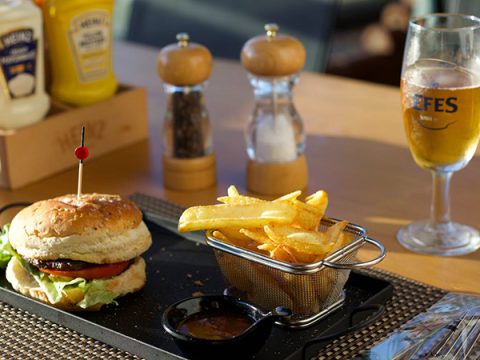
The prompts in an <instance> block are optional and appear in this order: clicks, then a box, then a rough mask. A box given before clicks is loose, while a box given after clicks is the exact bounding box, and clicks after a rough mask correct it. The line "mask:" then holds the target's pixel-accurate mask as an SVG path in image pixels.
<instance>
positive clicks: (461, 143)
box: [397, 14, 480, 255]
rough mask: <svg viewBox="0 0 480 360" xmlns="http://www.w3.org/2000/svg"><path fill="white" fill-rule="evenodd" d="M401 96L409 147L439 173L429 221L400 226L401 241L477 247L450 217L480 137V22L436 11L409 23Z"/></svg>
mask: <svg viewBox="0 0 480 360" xmlns="http://www.w3.org/2000/svg"><path fill="white" fill-rule="evenodd" d="M401 96H402V111H403V121H404V126H405V132H406V135H407V138H408V143H409V146H410V150H411V153H412V155H413V158H414V159H415V162H416V163H417V165H419V166H420V167H422V168H424V169H428V170H431V172H432V174H433V199H432V205H431V215H430V219H429V220H426V221H419V222H414V223H412V224H410V225H408V226H406V227H404V228H402V229H401V230H400V231H399V232H398V234H397V238H398V240H399V241H400V243H401V244H402V245H403V246H405V247H406V248H408V249H410V250H413V251H416V252H420V253H427V254H436V255H462V254H467V253H469V252H472V251H475V250H476V249H478V248H479V247H480V235H479V232H478V231H477V230H476V229H474V228H472V227H469V226H466V225H462V224H457V223H454V222H452V221H451V220H450V211H449V184H450V178H451V176H452V173H453V172H454V171H458V170H460V169H462V168H463V167H465V166H466V165H467V164H468V162H469V161H470V159H471V158H472V157H473V155H474V154H475V150H476V148H477V144H478V140H479V136H480V19H479V18H476V17H474V16H466V15H460V14H431V15H426V16H423V17H419V18H415V19H413V20H411V21H410V24H409V29H408V35H407V40H406V44H405V54H404V59H403V68H402V79H401ZM473 190H474V189H472V191H473ZM479 211H480V205H479Z"/></svg>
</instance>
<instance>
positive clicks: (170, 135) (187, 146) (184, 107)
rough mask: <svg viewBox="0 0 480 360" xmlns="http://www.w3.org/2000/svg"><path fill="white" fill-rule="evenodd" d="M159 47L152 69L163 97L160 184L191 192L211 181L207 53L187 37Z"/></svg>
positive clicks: (209, 64) (209, 61)
mask: <svg viewBox="0 0 480 360" xmlns="http://www.w3.org/2000/svg"><path fill="white" fill-rule="evenodd" d="M177 40H178V42H177V43H175V44H171V45H168V46H166V47H164V48H162V49H161V51H160V53H159V56H158V61H157V70H158V74H159V76H160V78H161V79H162V80H163V88H164V90H165V92H166V94H167V110H166V114H165V120H164V125H163V130H164V132H163V134H164V138H163V140H164V141H163V145H164V156H163V167H164V185H165V187H166V188H168V189H172V190H185V191H194V190H200V189H204V188H208V187H210V186H213V185H214V184H215V182H216V170H215V155H214V152H213V148H212V138H211V129H210V121H209V117H208V112H207V109H206V107H205V104H204V90H205V87H206V83H207V80H208V78H209V76H210V73H211V71H212V55H211V54H210V52H209V51H208V49H207V48H206V47H204V46H202V45H200V44H195V43H191V42H190V39H189V36H188V34H186V33H179V34H177Z"/></svg>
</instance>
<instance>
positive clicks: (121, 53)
mask: <svg viewBox="0 0 480 360" xmlns="http://www.w3.org/2000/svg"><path fill="white" fill-rule="evenodd" d="M115 52H116V54H115V55H116V56H115V59H116V64H115V67H116V73H117V74H118V77H119V79H120V81H121V82H124V83H129V84H134V85H139V86H145V87H147V88H148V91H149V116H150V135H151V136H150V140H149V141H148V142H147V141H145V142H142V143H139V144H136V145H133V146H130V147H128V148H125V149H122V150H120V151H117V152H115V153H112V154H109V155H106V156H104V157H101V158H99V159H98V160H92V161H87V163H86V165H85V173H84V191H85V192H106V193H120V194H124V195H128V194H131V193H133V192H144V193H147V194H150V195H154V196H159V197H164V198H166V199H168V200H171V201H174V202H177V203H180V204H183V205H192V204H208V203H212V202H214V201H215V197H216V196H217V195H219V194H225V192H226V189H227V186H228V185H230V184H235V185H236V186H237V187H238V188H239V189H240V190H243V191H244V190H245V165H246V161H247V156H246V153H245V145H244V139H243V129H244V128H245V123H246V121H247V119H248V117H249V116H250V114H251V111H252V109H253V95H252V91H251V89H250V86H249V84H248V82H247V79H246V76H245V72H244V70H243V69H242V67H241V66H240V65H239V63H237V62H231V61H224V60H222V61H221V60H216V61H215V63H214V70H213V75H212V78H211V81H210V84H209V87H208V89H207V92H206V102H207V107H208V110H209V113H210V117H211V120H212V123H213V130H214V145H215V148H216V150H217V151H216V152H217V156H218V163H217V165H218V169H219V174H218V185H217V187H216V188H212V189H208V190H205V191H200V192H197V193H180V192H172V191H168V190H165V189H164V188H163V185H162V168H161V153H162V141H161V138H162V130H161V129H162V119H163V115H164V111H165V96H164V94H163V91H162V89H161V84H160V81H159V79H158V77H157V75H156V70H155V69H156V67H155V62H156V54H157V52H158V50H156V49H152V48H147V47H143V46H138V45H132V44H117V45H116V49H115ZM379 71H381V69H379ZM294 101H295V104H296V106H297V109H298V111H299V113H300V115H301V116H302V118H303V120H304V123H305V128H306V132H307V134H308V137H307V150H306V155H307V159H308V163H309V169H310V178H309V181H310V183H309V190H310V191H311V192H313V191H315V190H317V189H324V190H326V191H327V192H328V194H329V199H330V205H329V208H328V211H327V214H328V215H330V216H334V217H340V218H344V219H348V220H350V221H351V222H354V223H357V224H362V225H364V226H365V227H366V228H367V229H368V230H369V234H370V236H371V237H373V238H376V239H378V240H380V241H382V242H383V243H384V244H385V245H386V247H387V249H388V255H387V258H386V259H385V261H383V262H382V263H381V264H380V265H379V267H381V268H383V269H387V270H390V271H393V272H395V273H398V274H401V275H404V276H406V277H409V278H413V279H416V280H419V281H422V282H426V283H429V284H432V285H435V286H438V287H442V288H445V289H448V290H454V291H467V292H477V293H480V285H479V279H480V261H479V260H480V251H477V252H476V253H474V254H471V255H468V256H463V257H453V258H442V257H433V256H422V255H417V254H414V253H412V252H409V251H408V250H406V249H404V248H402V247H401V246H400V245H399V244H398V242H397V241H396V238H395V235H396V233H397V230H398V229H399V227H400V226H403V225H405V224H407V223H409V222H410V221H412V220H418V219H422V218H425V217H427V216H428V212H429V206H430V193H431V180H430V174H428V172H427V171H425V170H422V169H420V168H419V167H417V166H416V165H415V163H414V162H413V159H412V158H411V155H410V152H409V150H408V147H407V144H406V139H405V135H404V132H403V126H402V120H401V112H400V99H399V90H398V89H397V88H392V87H387V86H380V85H374V84H369V83H364V82H358V81H354V80H348V79H342V78H336V77H332V76H326V75H319V74H312V73H304V74H302V76H301V79H300V83H299V84H298V86H297V88H296V89H295V93H294ZM52 161H54V160H52ZM76 176H77V172H76V169H72V170H69V171H67V172H64V173H61V174H58V175H56V176H53V177H50V178H48V179H46V180H43V181H40V182H38V183H35V184H33V185H30V186H27V187H24V188H22V189H20V190H16V191H12V192H10V191H6V190H1V191H0V203H1V204H5V203H8V202H12V201H21V200H27V201H33V200H39V199H44V198H48V197H53V196H56V195H60V194H63V193H72V192H75V191H76ZM478 179H480V159H479V158H478V157H476V158H474V159H473V160H472V162H471V163H470V165H469V166H468V167H467V168H466V169H464V170H462V171H460V172H459V173H458V174H456V175H455V176H454V178H453V183H452V210H453V218H454V219H458V221H461V222H464V223H466V224H470V225H473V226H476V227H479V226H480V217H479V216H478V214H479V213H480V192H479V191H477V189H476V186H477V185H478ZM361 256H362V257H369V256H370V257H371V256H374V252H372V251H362V254H361Z"/></svg>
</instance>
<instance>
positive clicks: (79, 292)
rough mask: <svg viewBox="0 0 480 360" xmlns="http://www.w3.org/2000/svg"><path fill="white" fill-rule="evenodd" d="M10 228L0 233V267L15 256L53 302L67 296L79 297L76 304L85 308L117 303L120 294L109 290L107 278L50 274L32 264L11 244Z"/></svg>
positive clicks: (4, 228) (4, 265) (6, 226)
mask: <svg viewBox="0 0 480 360" xmlns="http://www.w3.org/2000/svg"><path fill="white" fill-rule="evenodd" d="M9 230H10V225H5V226H4V227H3V229H2V231H1V233H0V268H5V267H6V266H7V264H8V262H9V261H10V259H11V258H12V257H13V256H15V257H16V258H17V259H18V260H19V261H20V264H21V265H22V266H23V267H24V268H25V269H26V270H27V271H28V272H29V273H30V274H31V275H32V276H33V278H34V279H35V281H36V282H37V284H38V286H39V287H40V288H41V289H42V290H43V291H44V292H45V294H46V295H47V297H48V301H50V302H51V303H52V304H56V303H58V302H59V301H60V300H61V299H62V296H67V297H69V298H70V299H72V298H73V299H76V298H78V299H79V302H77V303H76V304H77V305H78V306H80V307H81V308H83V309H85V308H87V307H89V306H92V305H96V304H112V303H113V304H117V302H116V301H115V298H116V297H117V296H118V294H115V293H112V292H111V291H108V289H107V283H106V281H105V280H97V279H95V280H87V279H83V278H69V277H63V276H55V275H49V274H46V273H43V272H41V271H39V270H38V269H37V268H36V267H35V266H32V265H30V264H29V263H28V262H26V261H25V260H24V259H23V258H22V257H21V256H20V255H19V254H18V253H17V252H16V251H15V250H14V249H13V248H12V246H11V245H10V242H9V241H8V232H9Z"/></svg>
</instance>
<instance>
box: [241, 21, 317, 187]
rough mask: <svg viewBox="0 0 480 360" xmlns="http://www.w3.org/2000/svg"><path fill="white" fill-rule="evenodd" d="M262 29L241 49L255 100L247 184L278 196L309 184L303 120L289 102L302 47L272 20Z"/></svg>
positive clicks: (249, 133)
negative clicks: (279, 29)
mask: <svg viewBox="0 0 480 360" xmlns="http://www.w3.org/2000/svg"><path fill="white" fill-rule="evenodd" d="M265 30H266V35H261V36H256V37H254V38H252V39H250V40H249V41H247V43H246V44H245V45H244V46H243V49H242V54H241V59H242V64H243V66H244V67H245V69H246V70H247V71H248V77H249V80H250V84H251V86H252V87H253V92H254V95H255V101H256V104H255V109H254V111H253V114H252V116H251V118H250V121H249V123H248V126H247V131H246V146H247V153H248V157H249V161H248V165H247V186H248V189H249V190H250V191H252V192H255V193H259V194H265V195H280V194H285V193H287V192H290V191H294V190H298V189H304V188H306V187H307V183H308V171H307V162H306V160H305V156H304V155H303V152H304V149H305V134H304V130H303V123H302V119H301V118H300V116H299V115H298V113H297V111H296V109H295V106H294V105H293V102H292V90H293V86H294V85H295V84H296V82H297V80H298V73H299V72H300V70H301V69H302V68H303V66H304V64H305V48H304V47H303V45H302V43H301V42H300V41H298V40H297V39H295V38H293V37H291V36H288V35H284V34H279V33H278V26H277V25H276V24H267V25H265Z"/></svg>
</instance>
